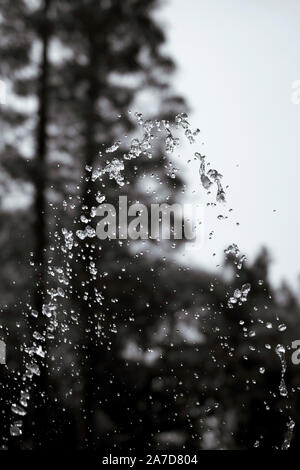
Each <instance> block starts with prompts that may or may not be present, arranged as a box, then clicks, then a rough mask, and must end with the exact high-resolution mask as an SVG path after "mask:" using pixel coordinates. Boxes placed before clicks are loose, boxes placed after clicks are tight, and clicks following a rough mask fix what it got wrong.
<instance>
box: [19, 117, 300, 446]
mask: <svg viewBox="0 0 300 470" xmlns="http://www.w3.org/2000/svg"><path fill="white" fill-rule="evenodd" d="M135 116H136V119H137V123H138V125H139V126H140V127H141V128H142V131H143V135H142V137H141V138H137V137H136V138H133V139H132V140H131V143H130V148H129V150H128V151H127V152H125V153H123V156H122V157H120V156H117V157H115V156H113V158H112V159H111V160H107V161H106V162H105V163H104V162H102V160H104V154H105V156H107V158H109V156H110V154H114V153H116V152H117V154H118V155H119V151H120V149H121V146H122V142H121V141H116V142H115V143H114V144H113V145H111V146H110V147H107V148H106V149H104V150H103V152H101V153H100V154H99V156H100V162H101V165H99V166H95V168H93V167H89V168H88V169H86V170H87V171H88V173H89V174H90V180H91V181H92V182H96V181H97V180H99V181H102V179H103V178H104V177H105V176H107V177H108V179H109V180H114V181H115V182H116V183H117V185H118V186H119V187H123V186H124V185H125V184H127V182H126V181H125V177H124V170H125V165H126V162H127V161H131V160H133V159H138V158H141V157H143V156H144V157H146V158H148V159H151V158H152V156H153V155H152V151H153V142H154V140H155V135H157V137H158V138H159V139H161V138H162V135H163V134H164V144H165V151H166V152H167V153H168V154H173V153H174V151H175V150H176V149H177V148H178V146H179V144H180V138H179V137H177V135H175V132H176V131H178V130H181V131H183V133H184V137H185V138H186V139H187V140H188V142H189V143H190V144H195V142H196V138H197V136H198V134H199V132H200V131H199V129H196V130H194V131H193V130H192V129H191V127H190V124H189V122H188V116H187V114H185V113H180V114H178V115H177V116H176V117H175V124H173V123H171V122H169V121H166V120H162V121H159V120H144V118H143V116H142V114H141V113H136V115H135ZM194 156H195V157H196V160H198V161H199V162H200V166H199V177H200V184H201V186H202V188H203V189H204V191H206V192H207V194H210V191H211V189H212V188H213V187H214V188H215V191H216V195H215V200H216V203H217V204H225V203H226V194H225V191H224V188H223V185H222V182H221V181H222V178H223V176H222V174H221V173H219V172H218V171H217V170H215V169H212V168H210V163H209V162H208V161H207V158H206V157H205V156H204V155H201V154H200V153H199V152H197V151H196V152H194ZM105 199H106V195H105V194H102V192H100V191H97V193H96V195H95V201H96V202H97V203H98V204H101V203H102V202H103V201H104V200H105ZM81 209H82V211H83V212H82V215H81V216H80V217H79V220H80V222H81V223H82V224H84V225H85V227H84V228H83V229H78V230H74V231H72V230H67V229H66V228H62V230H61V234H62V236H61V234H58V233H55V234H54V238H55V240H56V243H55V245H56V247H59V249H60V250H61V252H62V254H63V262H64V265H61V266H56V267H53V266H52V260H51V259H50V260H49V262H48V268H47V269H48V274H49V277H52V278H53V280H54V282H55V283H56V287H55V288H52V289H48V290H47V301H45V303H44V305H43V308H42V312H41V313H39V312H37V311H35V310H31V311H30V312H29V314H30V315H31V316H32V317H33V318H35V319H36V322H37V327H36V329H34V331H33V334H32V338H31V344H30V345H29V346H27V347H25V349H24V351H25V355H26V359H25V364H24V369H25V370H24V372H23V374H22V375H21V383H22V390H20V397H19V400H18V402H14V403H12V405H11V412H12V415H13V417H14V419H13V422H12V424H11V426H10V435H11V436H12V437H19V436H21V435H22V420H21V419H20V418H22V417H25V416H26V415H27V407H28V402H29V400H30V396H31V389H32V386H33V381H34V378H35V377H37V376H39V375H40V374H41V369H42V368H45V361H46V359H47V350H46V347H45V344H46V340H53V339H54V338H55V333H56V332H57V330H58V329H59V328H61V325H60V324H59V320H58V309H59V299H60V298H67V297H68V296H69V295H70V292H71V281H72V269H71V267H70V264H69V260H71V259H72V257H73V249H74V247H76V246H77V241H78V239H79V240H85V239H87V238H94V237H95V236H96V231H95V229H94V227H92V226H91V225H89V223H92V222H91V219H89V218H88V217H87V216H86V213H87V212H86V209H87V208H86V207H84V206H83V207H82V208H81ZM88 209H89V210H90V217H91V218H93V217H94V216H95V214H96V212H95V207H90V208H88ZM76 237H77V241H76ZM53 249H54V248H53ZM224 253H225V256H226V257H233V259H234V263H235V265H236V267H237V269H238V270H241V269H242V267H243V263H244V262H245V261H246V257H245V255H243V254H241V252H240V249H239V248H238V246H237V245H236V244H234V243H233V244H231V245H229V246H228V248H226V250H224ZM87 263H88V270H89V273H90V275H91V276H92V277H93V279H96V276H97V274H98V270H97V268H96V265H95V262H94V261H93V260H87ZM102 276H103V277H105V273H103V274H102ZM61 285H63V286H64V287H63V288H62V287H61ZM250 290H251V285H250V284H249V283H245V284H242V286H241V287H240V288H239V289H235V290H234V292H233V294H232V295H231V296H230V298H229V300H228V301H227V305H228V307H229V308H234V306H235V305H239V306H241V305H243V303H244V302H246V301H247V299H248V294H249V292H250ZM95 297H96V301H97V302H98V303H99V305H101V304H102V301H103V295H102V293H101V292H98V291H95ZM85 300H87V301H88V294H86V297H85ZM112 301H113V299H112ZM114 301H115V302H117V299H115V300H114ZM71 313H72V314H71V318H72V319H74V321H76V315H74V312H71ZM39 315H42V316H43V317H45V318H46V319H47V326H46V330H45V331H40V329H39V327H38V321H39ZM100 328H101V326H100ZM111 331H115V329H114V328H112V330H111ZM282 331H283V329H282ZM276 354H277V355H278V356H279V358H280V362H281V381H280V385H279V391H280V395H281V396H283V397H287V396H288V391H287V387H286V384H285V379H284V376H285V372H286V359H285V348H284V346H282V345H280V344H279V345H277V347H276ZM260 372H261V374H263V373H264V372H265V370H264V368H260ZM217 406H219V405H218V404H217V405H216V406H214V408H216V407H217ZM16 417H18V419H17V420H16ZM294 427H295V423H294V421H293V420H292V419H291V418H290V420H289V422H288V424H287V432H286V436H285V439H284V443H283V444H282V449H283V450H285V449H288V448H289V447H290V443H291V439H292V434H293V429H294Z"/></svg>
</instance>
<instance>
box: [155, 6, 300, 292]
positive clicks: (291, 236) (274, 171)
mask: <svg viewBox="0 0 300 470" xmlns="http://www.w3.org/2000/svg"><path fill="white" fill-rule="evenodd" d="M159 17H160V20H161V21H162V23H163V24H164V27H165V30H166V31H167V34H168V46H167V50H168V52H170V54H171V55H172V57H173V58H174V59H175V61H176V62H177V65H178V72H177V74H176V76H175V78H174V87H175V88H176V90H178V91H179V92H181V93H182V94H183V95H184V96H185V97H186V98H187V100H188V103H189V105H190V107H191V113H190V117H191V119H190V120H191V123H192V125H193V126H194V127H199V128H200V129H201V139H202V140H201V141H203V142H204V143H205V145H204V146H203V147H202V150H203V151H204V153H205V154H206V155H207V157H208V159H209V160H210V161H211V162H212V166H213V167H215V168H216V169H218V170H220V171H221V172H222V173H223V175H224V182H225V183H227V184H229V186H230V188H229V190H228V206H227V207H228V208H229V207H232V208H233V209H234V210H233V212H232V215H231V217H230V219H229V220H227V221H216V219H215V214H214V217H212V215H209V213H208V211H207V217H208V219H207V227H208V228H209V229H211V228H213V229H215V236H214V239H213V240H211V241H209V242H207V243H206V244H205V246H204V247H202V248H201V249H198V250H197V256H196V259H197V260H199V261H200V262H201V263H202V264H203V265H204V266H206V267H207V268H211V269H213V268H214V267H215V265H216V264H217V263H218V261H220V259H221V258H222V253H223V250H224V247H225V246H226V245H228V244H230V243H232V242H235V243H237V244H238V245H239V247H240V249H241V250H242V251H243V252H245V253H246V254H247V255H248V256H249V258H250V259H253V256H254V255H255V254H256V253H257V252H258V250H259V249H260V247H261V246H262V245H266V246H267V247H269V249H270V251H271V253H272V255H273V259H274V261H273V264H272V272H271V275H272V279H273V281H275V282H276V283H277V282H279V281H280V280H281V279H282V278H286V279H288V280H289V281H290V282H291V283H293V285H294V287H298V275H299V273H300V255H299V252H300V251H299V240H300V223H299V217H300V214H299V189H300V181H299V172H300V159H299V153H300V146H299V141H300V105H295V104H293V103H292V101H291V94H292V83H293V82H294V81H295V80H298V79H299V80H300V2H299V0H243V1H241V0H186V1H182V0H169V1H167V2H166V4H165V6H164V7H163V9H162V10H161V11H160V14H159ZM201 141H200V143H201ZM200 150H201V146H200ZM189 178H190V179H189V181H190V182H191V187H193V186H194V185H195V184H196V185H198V175H197V172H195V167H194V168H193V169H192V168H191V171H190V172H189ZM274 211H276V212H274ZM223 212H224V211H223ZM236 222H239V223H240V225H239V226H237V225H236ZM212 252H216V254H217V256H215V257H213V256H212ZM194 258H195V256H194Z"/></svg>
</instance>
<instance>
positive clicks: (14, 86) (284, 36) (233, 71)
mask: <svg viewBox="0 0 300 470" xmlns="http://www.w3.org/2000/svg"><path fill="white" fill-rule="evenodd" d="M299 10H300V6H299V5H298V4H297V3H296V1H294V0H289V1H287V2H284V3H283V2H279V1H272V2H271V1H269V0H264V1H260V2H257V1H255V0H247V1H244V2H238V1H236V0H235V1H234V0H230V1H226V2H225V0H209V1H208V0H197V1H196V0H188V1H187V2H185V3H183V2H180V1H178V0H169V1H166V2H159V1H157V0H123V1H122V2H120V1H117V0H72V1H71V0H15V1H14V2H12V1H10V0H0V34H1V41H0V80H1V81H2V82H3V83H4V84H5V90H6V91H5V96H4V98H5V99H2V100H1V104H0V125H1V134H0V135H1V140H0V218H1V226H0V244H1V252H0V253H1V270H0V279H1V282H0V328H1V330H0V339H1V340H3V341H5V342H6V345H7V364H6V365H1V366H0V367H1V370H0V372H1V375H0V377H1V380H0V389H1V397H0V404H1V413H0V423H1V445H2V447H3V448H22V449H38V448H44V449H49V448H51V449H58V448H63V449H86V448H88V449H99V450H100V449H101V450H102V451H109V450H111V451H112V450H114V449H121V450H123V449H124V450H132V451H134V450H139V451H143V450H145V451H146V450H155V449H156V450H160V449H163V450H171V449H185V450H186V451H187V452H188V451H192V450H198V449H251V448H270V449H271V448H273V449H280V448H282V446H286V447H288V446H289V445H291V447H292V448H293V447H296V446H297V441H298V439H299V435H300V434H299V426H300V410H299V404H298V402H299V391H300V390H299V388H300V376H299V367H300V366H299V365H297V364H295V363H293V362H292V359H291V356H292V353H293V349H292V342H293V341H295V340H298V339H300V307H299V296H298V294H299V285H298V273H299V269H298V264H299V263H298V261H299V255H298V247H297V239H298V234H299V223H298V217H297V208H296V204H297V194H296V192H297V183H298V181H297V178H298V173H299V159H298V155H297V151H298V145H297V144H298V141H297V139H298V132H297V131H298V128H299V124H300V122H299V120H300V107H298V106H297V105H296V104H293V101H292V98H291V97H292V91H293V90H292V84H293V82H294V81H295V80H297V79H298V78H299V76H298V75H297V74H298V70H299V67H300V63H299V61H300V59H299V57H298V56H299V54H298V47H299V39H300V38H299V36H300V28H299V26H300V11H299ZM176 66H177V67H176ZM1 96H2V97H3V93H2V94H1ZM136 112H138V113H143V116H144V117H145V118H146V119H160V120H169V121H170V122H173V121H174V119H175V116H176V115H177V114H178V113H182V112H188V115H189V121H190V122H191V124H192V127H199V128H200V130H201V132H200V137H199V138H198V144H197V145H198V147H195V149H194V150H191V146H190V145H189V143H188V142H187V144H182V145H181V147H180V148H178V149H176V152H174V155H171V156H170V155H167V154H166V152H165V149H164V146H163V143H161V145H160V144H159V145H157V146H156V147H157V148H156V149H155V152H154V154H153V155H152V158H151V159H149V158H148V159H147V158H146V159H138V160H132V161H129V163H128V164H127V166H126V170H125V180H126V182H128V184H126V185H125V186H124V187H122V188H121V189H120V187H119V186H118V185H117V184H116V182H115V181H114V180H108V179H107V180H105V181H104V180H103V181H101V179H99V180H98V179H97V180H95V181H93V178H91V173H92V171H93V168H95V167H97V165H98V163H99V152H101V151H102V150H103V149H104V146H110V145H112V144H113V143H115V142H116V141H121V144H118V149H117V150H116V153H114V157H115V156H116V155H117V156H118V158H121V157H122V155H123V154H124V152H126V148H127V150H128V142H129V143H130V140H131V139H132V138H133V137H134V136H135V135H136V134H137V133H138V132H139V130H138V126H137V120H138V119H139V117H137V116H136V115H135V113H136ZM195 150H198V151H199V152H201V153H205V154H206V155H208V157H209V160H210V161H211V162H212V164H213V166H215V167H216V168H218V170H219V171H221V173H222V174H223V181H224V185H225V186H226V185H228V187H226V195H227V204H226V206H222V207H219V206H218V207H211V205H210V206H207V207H206V210H205V220H204V225H205V232H206V233H205V238H204V239H203V240H202V239H201V243H199V244H195V246H194V247H193V248H192V249H191V250H189V251H188V252H187V251H185V250H183V249H182V247H181V246H180V245H181V243H177V244H174V243H170V246H168V244H162V246H161V247H160V249H158V247H157V244H155V243H149V244H148V243H147V244H143V245H142V246H141V245H140V244H137V243H135V242H132V241H131V242H128V241H126V242H120V241H118V240H115V241H110V242H109V241H103V242H100V240H98V239H95V238H92V237H89V236H87V237H82V236H77V235H76V231H77V230H78V229H82V230H83V229H84V228H86V224H87V222H89V223H90V224H91V225H95V222H94V220H92V218H91V215H90V214H91V209H92V208H93V207H95V206H97V205H98V204H99V200H100V199H99V197H100V198H101V195H100V196H99V191H100V193H101V194H105V196H106V200H107V201H109V202H114V201H116V200H117V197H118V196H119V195H120V194H126V195H127V196H128V199H129V201H131V202H134V201H137V200H138V201H139V202H144V203H145V204H146V203H151V202H160V201H161V202H165V201H166V200H167V201H168V202H169V203H170V202H172V201H178V202H195V201H199V200H200V201H201V202H202V203H203V205H205V204H206V195H205V194H204V192H203V188H201V187H200V182H199V174H198V167H197V165H196V166H195V162H194V159H193V158H191V156H193V152H194V151H195ZM179 154H180V158H179V157H178V155H179ZM111 158H113V157H110V156H109V155H108V156H105V159H107V160H110V159H111ZM149 182H151V184H150V183H149ZM153 198H155V200H153ZM97 202H98V204H97ZM219 212H220V214H221V215H223V217H219V218H218V217H217V216H218V215H219ZM227 216H228V218H226V217H227ZM233 243H235V244H238V246H239V248H240V250H241V254H245V255H246V256H247V261H246V262H244V263H243V265H242V267H241V266H238V262H237V257H235V256H234V253H231V254H227V256H225V253H224V250H225V249H226V248H227V247H228V245H231V244H233ZM231 251H232V250H231ZM246 283H249V284H250V285H251V291H250V293H249V295H248V299H247V302H244V303H241V302H237V303H236V304H235V305H234V308H230V305H228V299H229V298H230V296H232V293H233V292H234V291H235V290H236V289H240V288H241V286H242V285H243V284H246ZM57 285H59V289H58V287H57ZM49 297H50V298H51V300H52V301H53V302H54V304H55V305H54V307H53V305H52V304H50V303H48V300H47V299H48V298H49ZM278 344H280V345H282V347H281V348H280V349H279V351H280V352H281V353H280V354H278V348H277V353H276V347H277V345H278ZM294 362H295V361H294ZM24 371H25V372H24ZM291 423H295V426H293V425H292V424H291Z"/></svg>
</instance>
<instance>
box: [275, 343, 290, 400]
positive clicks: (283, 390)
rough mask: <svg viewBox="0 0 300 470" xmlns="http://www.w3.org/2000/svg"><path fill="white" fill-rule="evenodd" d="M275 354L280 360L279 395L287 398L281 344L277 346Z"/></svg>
mask: <svg viewBox="0 0 300 470" xmlns="http://www.w3.org/2000/svg"><path fill="white" fill-rule="evenodd" d="M275 352H276V354H277V356H278V357H279V359H280V363H281V378H280V384H279V393H280V395H281V396H282V397H287V396H288V390H287V387H286V383H285V379H284V376H285V373H286V359H285V347H284V346H283V345H282V344H277V346H276V348H275Z"/></svg>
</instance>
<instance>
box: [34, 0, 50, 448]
mask: <svg viewBox="0 0 300 470" xmlns="http://www.w3.org/2000/svg"><path fill="white" fill-rule="evenodd" d="M51 1H52V0H44V5H43V18H42V21H41V25H40V31H39V37H40V42H41V47H42V51H41V61H40V70H39V76H38V90H37V96H38V111H37V128H36V157H35V158H36V160H35V175H34V187H35V201H34V214H35V221H34V227H33V231H34V236H35V251H34V254H33V261H34V266H35V286H34V292H33V308H34V309H35V310H37V311H38V314H39V321H38V329H39V330H40V333H43V332H45V330H46V322H45V318H46V317H44V316H43V314H42V307H43V302H44V292H45V287H46V276H47V266H46V264H47V260H46V247H47V237H46V194H45V193H46V187H47V176H46V175H47V168H46V166H47V150H48V133H47V126H48V120H49V72H50V70H49V67H50V64H49V43H50V28H49V18H48V17H49V10H50V7H51ZM40 373H41V375H40V377H38V380H37V387H36V390H35V396H34V397H33V407H34V410H33V416H34V421H35V433H34V437H33V440H34V447H35V448H36V447H38V446H40V445H42V443H43V441H44V437H43V436H44V435H45V434H44V433H45V430H46V427H47V424H48V425H50V423H47V422H45V419H46V416H47V406H46V403H45V400H46V398H47V383H48V377H47V370H46V368H45V365H44V366H43V367H41V371H40ZM42 395H44V397H43V396H42Z"/></svg>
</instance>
